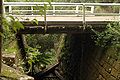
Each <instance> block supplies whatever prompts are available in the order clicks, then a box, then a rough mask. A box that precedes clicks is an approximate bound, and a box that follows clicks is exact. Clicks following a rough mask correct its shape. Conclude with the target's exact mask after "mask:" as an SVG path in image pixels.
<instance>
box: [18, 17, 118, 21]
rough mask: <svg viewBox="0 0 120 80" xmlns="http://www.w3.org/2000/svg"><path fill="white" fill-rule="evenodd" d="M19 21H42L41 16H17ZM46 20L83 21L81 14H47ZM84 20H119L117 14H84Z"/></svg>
mask: <svg viewBox="0 0 120 80" xmlns="http://www.w3.org/2000/svg"><path fill="white" fill-rule="evenodd" d="M17 18H18V19H19V20H20V21H31V20H33V19H37V20H38V21H44V17H41V16H21V17H17ZM46 21H73V22H74V21H83V17H82V16H47V17H46ZM85 21H119V17H118V16H86V17H85Z"/></svg>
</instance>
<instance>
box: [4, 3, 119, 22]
mask: <svg viewBox="0 0 120 80" xmlns="http://www.w3.org/2000/svg"><path fill="white" fill-rule="evenodd" d="M3 4H4V13H7V12H8V14H11V15H13V16H28V15H29V16H39V14H34V12H39V9H34V7H35V6H44V4H46V5H48V6H50V5H49V3H47V2H4V3H3ZM51 5H52V9H47V15H52V16H53V15H54V16H57V15H59V16H60V15H62V16H63V15H70V16H71V15H74V16H83V23H85V17H86V16H89V15H94V16H97V15H99V16H100V15H102V16H105V15H106V16H108V15H111V16H113V15H114V16H119V17H120V13H119V12H120V11H119V10H118V12H117V13H103V12H102V13H101V12H99V13H96V12H95V10H96V6H119V7H120V3H56V2H51ZM14 7H30V9H22V10H20V9H13V8H14ZM62 7H69V8H64V9H61V8H62ZM70 7H73V8H71V9H70ZM6 8H8V11H7V9H6ZM87 8H89V9H87ZM15 12H20V13H24V12H27V13H28V14H26V13H24V14H14V13H15ZM50 12H51V13H52V14H48V13H50ZM61 13H64V14H61ZM70 13H73V14H70Z"/></svg>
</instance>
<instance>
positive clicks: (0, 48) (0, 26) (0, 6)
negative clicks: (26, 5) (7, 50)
mask: <svg viewBox="0 0 120 80" xmlns="http://www.w3.org/2000/svg"><path fill="white" fill-rule="evenodd" d="M2 14H3V0H0V32H1V33H2ZM1 68H2V36H1V35H0V74H1Z"/></svg>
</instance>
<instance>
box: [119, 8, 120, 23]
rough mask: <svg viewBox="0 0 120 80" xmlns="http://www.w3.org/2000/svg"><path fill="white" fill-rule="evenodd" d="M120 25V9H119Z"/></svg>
mask: <svg viewBox="0 0 120 80" xmlns="http://www.w3.org/2000/svg"><path fill="white" fill-rule="evenodd" d="M119 23H120V9H119Z"/></svg>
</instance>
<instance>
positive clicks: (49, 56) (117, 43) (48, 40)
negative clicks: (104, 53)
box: [3, 0, 120, 73]
mask: <svg viewBox="0 0 120 80" xmlns="http://www.w3.org/2000/svg"><path fill="white" fill-rule="evenodd" d="M5 1H8V2H9V1H11V2H12V1H41V2H42V1H43V0H5ZM44 1H48V2H119V0H96V1H94V0H44ZM111 10H112V8H111ZM9 19H10V22H9V20H8V18H7V19H6V18H3V21H4V22H3V23H4V34H3V37H4V39H3V41H4V42H3V46H4V47H3V51H4V53H7V54H9V53H11V54H13V53H18V50H17V45H16V38H15V34H13V33H16V32H17V30H19V29H21V28H24V26H23V25H22V24H20V23H19V21H15V20H14V18H13V17H12V16H11V17H9ZM11 25H13V26H11ZM95 33H96V34H97V38H96V44H97V45H100V46H101V47H107V46H108V45H113V46H114V47H116V49H119V47H120V37H119V36H120V30H119V23H118V22H117V23H110V24H108V26H107V27H106V30H105V31H103V32H100V33H99V32H96V31H95ZM24 36H25V37H24V38H25V41H24V42H25V48H26V52H27V60H26V61H27V63H28V66H29V68H28V69H26V68H24V67H23V68H24V69H23V70H24V71H25V72H26V73H29V72H32V73H36V72H38V71H41V70H43V69H44V68H45V67H46V66H47V65H49V64H52V63H53V62H55V61H57V60H56V58H55V56H56V54H57V50H58V46H60V45H61V44H59V42H60V37H61V35H56V34H53V35H51V34H46V35H43V34H40V35H38V34H37V35H24ZM67 48H69V47H67ZM66 53H68V52H66ZM62 57H63V58H64V59H63V60H66V59H67V58H65V57H67V56H66V54H63V56H62ZM20 64H21V65H25V64H26V63H24V62H20Z"/></svg>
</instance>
